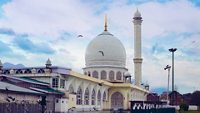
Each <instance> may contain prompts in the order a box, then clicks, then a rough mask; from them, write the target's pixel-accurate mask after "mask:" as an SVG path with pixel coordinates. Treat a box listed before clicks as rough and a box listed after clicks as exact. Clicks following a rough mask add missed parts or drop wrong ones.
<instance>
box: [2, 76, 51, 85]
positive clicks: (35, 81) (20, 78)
mask: <svg viewBox="0 0 200 113" xmlns="http://www.w3.org/2000/svg"><path fill="white" fill-rule="evenodd" d="M0 76H3V77H6V78H11V79H15V80H19V81H23V82H28V83H33V84H39V85H45V86H49V84H48V83H45V82H40V81H37V80H33V79H30V78H26V77H24V78H23V77H16V76H10V75H0Z"/></svg>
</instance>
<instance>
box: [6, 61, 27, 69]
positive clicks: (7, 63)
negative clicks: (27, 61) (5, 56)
mask: <svg viewBox="0 0 200 113" xmlns="http://www.w3.org/2000/svg"><path fill="white" fill-rule="evenodd" d="M3 67H4V68H23V67H25V66H24V65H23V64H16V65H15V64H12V63H9V62H5V63H4V64H3Z"/></svg>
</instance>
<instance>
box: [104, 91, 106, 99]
mask: <svg viewBox="0 0 200 113" xmlns="http://www.w3.org/2000/svg"><path fill="white" fill-rule="evenodd" d="M103 101H106V92H105V91H104V93H103Z"/></svg>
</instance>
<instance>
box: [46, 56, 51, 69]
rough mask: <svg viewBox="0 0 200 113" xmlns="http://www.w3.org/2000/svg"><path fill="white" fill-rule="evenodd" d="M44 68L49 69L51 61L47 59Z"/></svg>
mask: <svg viewBox="0 0 200 113" xmlns="http://www.w3.org/2000/svg"><path fill="white" fill-rule="evenodd" d="M45 65H46V67H50V66H51V65H52V64H51V60H50V59H49V58H48V60H47V61H46V64H45Z"/></svg>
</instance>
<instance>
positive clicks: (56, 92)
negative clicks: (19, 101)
mask: <svg viewBox="0 0 200 113" xmlns="http://www.w3.org/2000/svg"><path fill="white" fill-rule="evenodd" d="M30 89H32V90H35V91H38V92H42V93H51V94H52V93H53V94H60V95H64V94H65V93H63V92H61V91H58V90H55V89H52V88H42V89H39V88H34V87H31V88H30Z"/></svg>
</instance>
